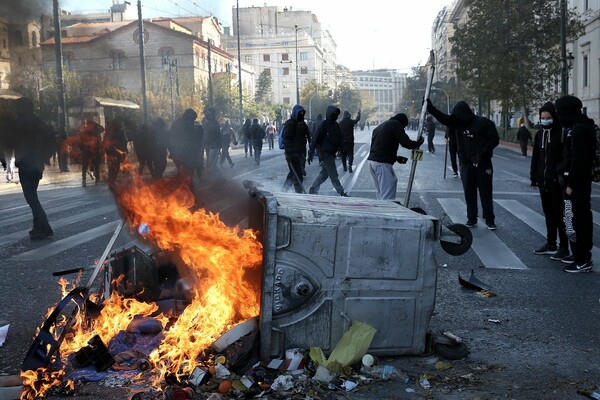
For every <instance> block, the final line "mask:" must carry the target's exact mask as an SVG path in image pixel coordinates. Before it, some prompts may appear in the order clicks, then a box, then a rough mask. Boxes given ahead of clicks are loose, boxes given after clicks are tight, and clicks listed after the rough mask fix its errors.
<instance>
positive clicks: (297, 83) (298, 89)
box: [294, 25, 300, 104]
mask: <svg viewBox="0 0 600 400" xmlns="http://www.w3.org/2000/svg"><path fill="white" fill-rule="evenodd" d="M294 30H295V31H296V104H300V84H299V81H298V25H294Z"/></svg>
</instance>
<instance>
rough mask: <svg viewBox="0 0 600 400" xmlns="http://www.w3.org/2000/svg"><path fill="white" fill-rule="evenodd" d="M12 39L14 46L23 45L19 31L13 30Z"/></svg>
mask: <svg viewBox="0 0 600 400" xmlns="http://www.w3.org/2000/svg"><path fill="white" fill-rule="evenodd" d="M13 40H14V41H15V46H23V35H22V34H21V31H15V32H14V33H13Z"/></svg>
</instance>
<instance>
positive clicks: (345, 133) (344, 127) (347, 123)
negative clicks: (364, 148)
mask: <svg viewBox="0 0 600 400" xmlns="http://www.w3.org/2000/svg"><path fill="white" fill-rule="evenodd" d="M358 121H360V111H359V112H358V114H357V115H356V119H352V118H351V115H350V113H349V112H348V111H344V116H343V118H342V120H341V121H340V130H341V131H342V141H343V144H344V147H348V146H354V126H355V125H356V124H358Z"/></svg>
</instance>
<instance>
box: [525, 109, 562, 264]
mask: <svg viewBox="0 0 600 400" xmlns="http://www.w3.org/2000/svg"><path fill="white" fill-rule="evenodd" d="M561 137H562V127H561V126H560V123H559V122H558V117H557V116H556V109H555V108H554V104H552V103H550V102H548V103H546V104H544V105H543V106H542V107H541V108H540V129H539V130H538V131H537V132H536V134H535V138H534V139H533V153H532V154H531V172H530V175H529V176H530V179H531V187H537V188H538V190H539V192H540V200H541V202H542V209H543V210H544V219H545V221H546V243H545V244H544V245H543V246H541V247H539V248H537V249H536V250H534V253H535V254H542V255H543V254H547V255H550V258H551V259H553V260H559V261H560V260H563V259H564V258H567V257H568V256H569V255H570V252H569V239H568V238H567V233H566V231H565V223H564V221H563V209H564V203H563V194H562V188H561V187H560V185H559V183H558V174H557V172H556V167H557V166H558V164H559V163H560V162H561V161H562V158H563V144H562V140H561ZM557 232H558V238H559V241H560V242H559V244H560V246H559V247H556V239H557Z"/></svg>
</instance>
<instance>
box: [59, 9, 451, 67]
mask: <svg viewBox="0 0 600 400" xmlns="http://www.w3.org/2000/svg"><path fill="white" fill-rule="evenodd" d="M129 1H130V2H131V4H132V5H133V6H137V0H129ZM141 1H142V13H143V16H144V18H149V17H158V16H162V17H175V16H187V15H191V14H195V15H201V16H204V15H208V14H209V13H212V14H213V15H215V16H216V17H217V18H218V19H219V20H220V21H221V23H222V24H223V25H224V26H231V25H232V23H231V18H232V8H233V7H235V6H236V0H212V1H209V0H141ZM238 1H239V6H240V7H251V6H256V7H260V6H263V5H265V4H266V5H268V6H288V7H292V9H293V10H304V11H311V12H312V13H313V14H315V15H316V16H317V18H318V19H319V21H320V22H321V24H322V26H323V27H324V28H325V29H328V30H329V32H330V33H331V35H332V36H333V39H334V40H335V42H336V44H337V63H338V64H342V65H344V66H346V67H348V68H350V69H351V70H359V69H362V70H366V69H376V68H390V69H398V70H401V71H403V72H410V69H411V68H412V67H416V66H419V65H424V64H425V63H426V62H427V58H428V57H429V51H430V49H431V27H432V24H433V21H434V19H435V17H436V16H437V14H438V13H439V12H440V11H441V10H442V9H443V8H444V6H447V5H449V4H451V3H452V0H418V1H413V0H370V1H361V2H342V1H328V0H302V1H298V0H287V1H281V0H272V1H264V0H262V1H253V0H238ZM120 2H122V0H120ZM357 3H358V4H362V5H360V6H359V5H356V4H357ZM111 4H112V0H60V6H61V7H62V8H63V9H65V10H67V11H71V12H73V11H76V10H106V9H108V8H110V6H111Z"/></svg>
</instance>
